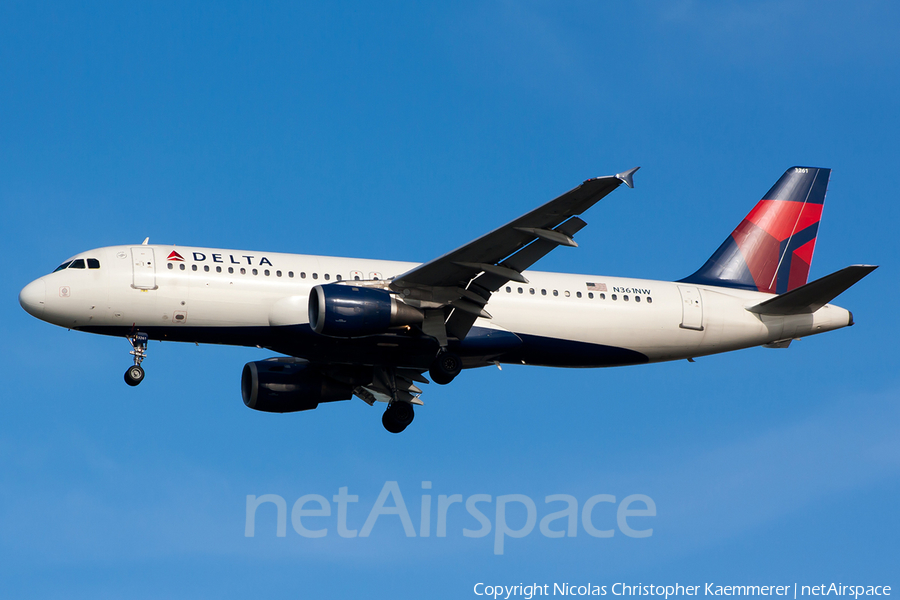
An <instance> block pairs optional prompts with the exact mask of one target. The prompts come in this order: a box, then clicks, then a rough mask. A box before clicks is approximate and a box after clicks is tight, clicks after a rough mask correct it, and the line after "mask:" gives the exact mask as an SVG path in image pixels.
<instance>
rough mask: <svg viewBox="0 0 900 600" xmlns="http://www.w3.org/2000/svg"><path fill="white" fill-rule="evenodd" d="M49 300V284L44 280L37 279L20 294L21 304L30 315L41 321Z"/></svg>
mask: <svg viewBox="0 0 900 600" xmlns="http://www.w3.org/2000/svg"><path fill="white" fill-rule="evenodd" d="M46 299H47V284H46V283H45V282H44V280H43V279H35V280H34V281H32V282H31V283H29V284H28V285H26V286H25V287H23V288H22V291H21V292H19V304H21V305H22V308H24V309H25V312H27V313H28V314H30V315H32V316H34V317H37V318H38V319H40V318H41V317H42V316H43V314H44V301H45V300H46Z"/></svg>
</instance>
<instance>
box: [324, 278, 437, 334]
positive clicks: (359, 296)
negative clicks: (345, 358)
mask: <svg viewBox="0 0 900 600" xmlns="http://www.w3.org/2000/svg"><path fill="white" fill-rule="evenodd" d="M424 318H425V316H424V315H423V314H422V311H421V310H419V309H418V308H415V307H413V306H410V305H408V304H404V303H403V302H401V301H400V300H398V299H397V298H395V297H394V296H393V295H391V294H390V293H389V292H386V291H385V290H381V289H377V288H368V287H361V286H354V285H340V284H333V283H332V284H328V285H317V286H315V287H314V288H313V289H312V290H310V293H309V325H310V327H312V328H313V330H314V331H315V332H316V333H320V334H322V335H327V336H330V337H340V338H355V337H364V336H367V335H375V334H379V333H384V332H386V331H387V330H388V329H390V328H391V327H399V326H401V325H414V324H417V323H421V322H422V320H423V319H424Z"/></svg>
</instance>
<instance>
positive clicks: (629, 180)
mask: <svg viewBox="0 0 900 600" xmlns="http://www.w3.org/2000/svg"><path fill="white" fill-rule="evenodd" d="M638 169H640V167H635V168H633V169H628V170H627V171H625V172H624V173H616V179H619V180H621V181H622V183H624V184H625V185H627V186H628V187H630V188H633V187H634V172H635V171H637V170H638Z"/></svg>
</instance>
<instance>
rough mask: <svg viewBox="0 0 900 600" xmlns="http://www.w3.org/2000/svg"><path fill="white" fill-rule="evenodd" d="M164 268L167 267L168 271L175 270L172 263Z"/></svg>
mask: <svg viewBox="0 0 900 600" xmlns="http://www.w3.org/2000/svg"><path fill="white" fill-rule="evenodd" d="M166 266H167V267H169V270H170V271H171V270H172V269H174V268H175V265H173V264H172V263H169V264H167V265H166Z"/></svg>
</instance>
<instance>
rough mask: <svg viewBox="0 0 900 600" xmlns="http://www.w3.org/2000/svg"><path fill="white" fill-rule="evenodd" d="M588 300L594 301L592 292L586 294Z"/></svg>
mask: <svg viewBox="0 0 900 600" xmlns="http://www.w3.org/2000/svg"><path fill="white" fill-rule="evenodd" d="M588 298H590V299H591V300H593V299H594V292H588Z"/></svg>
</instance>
